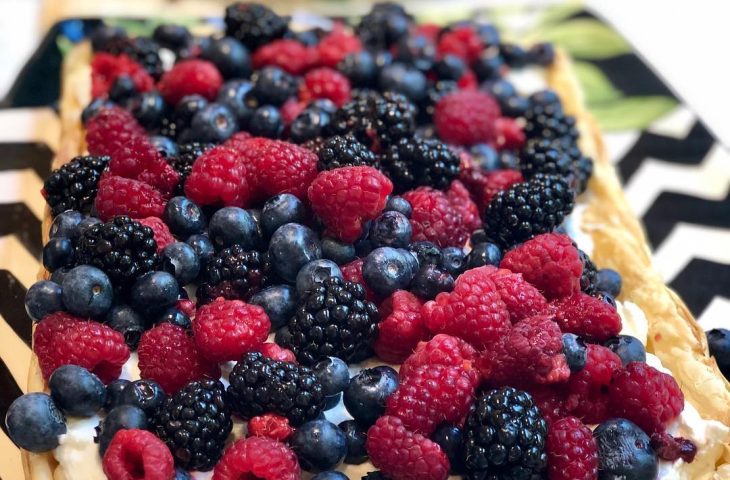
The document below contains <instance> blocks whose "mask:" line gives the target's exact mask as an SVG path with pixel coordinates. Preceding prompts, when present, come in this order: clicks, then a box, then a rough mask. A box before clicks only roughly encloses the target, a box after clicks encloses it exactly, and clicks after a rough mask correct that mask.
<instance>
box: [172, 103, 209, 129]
mask: <svg viewBox="0 0 730 480" xmlns="http://www.w3.org/2000/svg"><path fill="white" fill-rule="evenodd" d="M207 106H208V100H206V99H205V97H203V96H202V95H197V94H195V95H186V96H184V97H183V98H181V99H180V101H179V102H177V105H175V111H174V112H173V115H172V119H173V121H174V122H175V125H176V126H177V128H178V131H180V130H184V129H185V128H188V127H189V126H190V124H191V123H192V121H193V117H194V116H195V115H196V114H197V113H198V112H200V111H201V110H203V109H204V108H205V107H207Z"/></svg>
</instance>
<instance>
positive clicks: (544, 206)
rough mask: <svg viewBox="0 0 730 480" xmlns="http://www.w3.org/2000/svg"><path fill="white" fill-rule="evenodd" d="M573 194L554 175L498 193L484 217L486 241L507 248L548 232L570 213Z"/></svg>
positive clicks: (519, 184) (513, 186)
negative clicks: (492, 241)
mask: <svg viewBox="0 0 730 480" xmlns="http://www.w3.org/2000/svg"><path fill="white" fill-rule="evenodd" d="M574 202H575V200H574V194H573V191H572V190H571V189H570V187H569V186H568V183H567V182H566V181H565V180H563V179H562V178H560V177H558V176H556V175H545V174H542V173H538V174H536V175H534V176H533V177H532V178H531V179H530V180H528V181H527V182H521V183H517V184H515V185H512V186H511V187H510V188H509V189H507V190H504V191H502V192H499V193H498V194H497V195H495V197H494V198H493V199H492V201H491V202H490V204H489V206H488V207H487V211H486V214H485V216H484V219H485V224H486V227H487V228H486V231H487V234H488V235H489V237H490V238H492V239H494V240H495V241H498V242H499V243H500V244H501V246H502V247H505V248H507V247H511V246H513V245H515V244H517V243H520V242H524V241H525V240H528V239H530V238H532V237H534V236H535V235H539V234H541V233H547V232H550V231H552V230H553V229H554V228H555V227H557V226H558V225H560V224H561V223H562V222H563V220H564V219H565V217H566V215H568V214H569V213H570V212H571V211H572V210H573V205H574Z"/></svg>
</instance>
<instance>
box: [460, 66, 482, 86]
mask: <svg viewBox="0 0 730 480" xmlns="http://www.w3.org/2000/svg"><path fill="white" fill-rule="evenodd" d="M456 86H457V87H459V88H460V89H462V90H476V89H477V87H479V80H478V79H477V76H476V75H474V72H472V71H471V70H467V71H466V72H464V75H462V76H461V78H460V79H459V80H458V81H457V82H456Z"/></svg>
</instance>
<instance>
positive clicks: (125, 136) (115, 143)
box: [86, 105, 146, 155]
mask: <svg viewBox="0 0 730 480" xmlns="http://www.w3.org/2000/svg"><path fill="white" fill-rule="evenodd" d="M144 135H146V134H145V131H144V129H143V128H142V126H141V125H140V124H139V123H137V120H136V119H135V118H134V117H133V116H132V114H131V113H129V112H128V111H126V110H124V109H123V108H121V107H117V106H116V105H115V106H113V107H106V108H102V109H101V111H100V112H99V113H97V114H96V115H94V116H93V117H92V118H91V119H90V120H89V121H88V122H86V147H87V149H88V150H89V154H91V155H111V154H113V153H114V152H116V151H117V150H119V149H120V148H121V147H123V146H124V145H126V144H127V142H129V141H130V140H131V139H133V138H135V137H141V136H144Z"/></svg>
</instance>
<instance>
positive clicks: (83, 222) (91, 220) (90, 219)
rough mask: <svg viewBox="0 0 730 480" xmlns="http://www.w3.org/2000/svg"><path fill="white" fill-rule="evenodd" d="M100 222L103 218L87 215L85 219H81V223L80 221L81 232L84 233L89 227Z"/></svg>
mask: <svg viewBox="0 0 730 480" xmlns="http://www.w3.org/2000/svg"><path fill="white" fill-rule="evenodd" d="M98 223H102V221H101V220H99V219H98V218H96V217H86V218H84V219H83V220H81V223H79V233H80V234H81V233H84V232H85V231H86V229H87V228H89V227H91V226H94V225H96V224H98Z"/></svg>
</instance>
